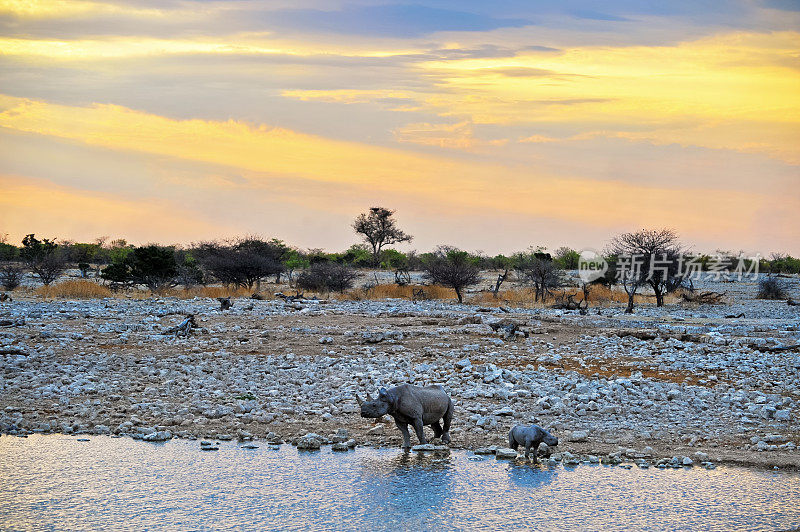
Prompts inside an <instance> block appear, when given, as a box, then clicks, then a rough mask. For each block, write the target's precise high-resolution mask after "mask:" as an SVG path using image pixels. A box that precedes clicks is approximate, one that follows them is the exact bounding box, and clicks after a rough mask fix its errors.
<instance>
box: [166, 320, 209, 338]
mask: <svg viewBox="0 0 800 532" xmlns="http://www.w3.org/2000/svg"><path fill="white" fill-rule="evenodd" d="M199 328H200V326H199V325H197V322H196V321H194V314H187V315H186V319H185V320H183V321H182V322H180V323H179V324H178V325H176V326H175V327H170V328H169V329H166V330H165V331H164V332H162V333H161V334H163V335H168V334H174V335H175V337H176V338H177V337H178V336H183V337H187V336H190V335H191V334H192V329H199Z"/></svg>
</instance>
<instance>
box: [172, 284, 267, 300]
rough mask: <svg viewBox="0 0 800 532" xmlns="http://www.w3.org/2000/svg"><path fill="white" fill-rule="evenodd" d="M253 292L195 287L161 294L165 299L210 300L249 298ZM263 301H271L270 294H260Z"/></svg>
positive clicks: (227, 288) (244, 289)
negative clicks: (201, 298)
mask: <svg viewBox="0 0 800 532" xmlns="http://www.w3.org/2000/svg"><path fill="white" fill-rule="evenodd" d="M253 292H255V290H249V289H247V288H241V287H233V286H232V287H224V286H195V287H193V288H190V289H189V290H184V289H183V288H173V289H171V290H168V291H167V292H166V293H164V294H162V295H163V296H166V297H177V298H180V299H192V298H194V297H210V298H212V299H215V298H218V297H250V296H252V295H253ZM261 295H262V296H264V298H265V299H272V293H266V292H263V291H262V292H261Z"/></svg>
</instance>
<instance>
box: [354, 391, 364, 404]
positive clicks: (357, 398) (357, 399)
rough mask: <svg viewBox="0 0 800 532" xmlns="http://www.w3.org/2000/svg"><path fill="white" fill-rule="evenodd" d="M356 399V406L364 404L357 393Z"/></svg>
mask: <svg viewBox="0 0 800 532" xmlns="http://www.w3.org/2000/svg"><path fill="white" fill-rule="evenodd" d="M356 401H358V406H361V405H363V404H364V400H363V399H362V398H361V396H360V395H358V394H356Z"/></svg>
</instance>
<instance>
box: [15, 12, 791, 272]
mask: <svg viewBox="0 0 800 532" xmlns="http://www.w3.org/2000/svg"><path fill="white" fill-rule="evenodd" d="M0 52H1V53H0V79H2V80H3V82H2V84H1V85H0V190H1V191H2V193H0V234H3V233H8V235H9V238H8V239H9V242H11V243H17V244H18V243H19V241H20V240H21V238H22V237H23V236H24V235H25V234H27V233H36V234H37V235H38V236H41V237H47V238H52V237H57V238H61V239H69V240H77V241H91V240H93V239H95V238H97V237H98V236H103V235H108V236H110V237H111V238H125V239H127V240H129V241H130V242H133V243H147V242H160V243H179V244H188V243H190V242H193V241H200V240H209V239H218V238H225V237H231V236H236V235H242V234H250V233H252V234H259V235H264V236H268V237H273V236H274V237H276V238H280V239H282V240H284V241H286V242H287V243H289V244H292V245H296V246H298V247H301V248H324V249H326V250H329V251H336V250H342V249H346V248H347V247H349V246H350V245H351V244H353V243H356V242H358V241H359V239H358V238H357V236H356V235H355V234H354V233H353V231H352V228H351V223H352V220H353V219H354V218H355V216H356V215H357V214H359V213H360V212H363V211H365V210H366V209H368V208H369V207H371V206H375V205H381V206H385V207H388V208H391V209H395V210H396V211H397V219H398V224H399V226H400V227H401V228H403V229H404V230H406V231H407V232H409V233H411V234H412V235H414V236H415V240H414V242H412V243H411V244H405V245H402V246H397V247H398V249H401V250H410V249H418V250H429V249H432V248H434V247H435V246H436V245H438V244H452V245H455V246H458V247H461V248H463V249H467V250H471V251H475V250H482V251H484V252H486V253H487V254H496V253H500V252H503V253H509V252H512V251H517V250H522V249H525V248H527V247H528V246H530V245H542V246H546V247H548V248H549V249H551V250H552V249H555V248H557V247H559V246H561V245H566V246H570V247H572V248H575V249H584V248H595V249H602V248H603V246H605V244H606V243H607V242H608V240H609V239H610V238H611V237H612V236H613V235H615V234H618V233H620V232H624V231H632V230H637V229H641V228H661V227H668V228H673V229H675V230H676V231H677V232H678V234H679V235H680V238H681V240H682V242H684V243H685V244H687V245H688V246H690V247H691V248H692V249H693V250H695V251H698V252H713V251H715V250H717V249H724V250H730V251H733V252H738V251H739V250H744V251H746V252H747V253H755V252H758V253H762V254H764V255H768V254H769V253H770V252H784V253H790V254H792V255H794V256H798V255H800V224H798V223H797V219H798V215H797V213H798V212H800V191H799V190H800V187H799V185H800V63H798V57H800V4H797V3H796V2H792V1H784V0H757V1H756V0H753V1H744V0H743V1H723V2H718V3H715V4H714V5H713V6H707V5H701V4H697V3H694V2H683V1H680V2H663V3H649V2H628V1H627V0H615V1H611V2H607V3H604V4H602V5H598V4H597V3H595V2H588V1H585V0H570V1H568V2H563V3H559V4H558V5H553V4H551V3H549V2H519V1H503V2H493V3H483V2H453V1H449V0H441V1H428V2H425V1H423V2H416V3H404V2H401V1H399V0H398V1H396V2H386V1H380V0H364V1H352V2H351V1H343V2H340V1H333V2H331V1H328V2H321V1H319V0H299V1H293V2H284V1H274V2H246V1H229V2H226V1H205V0H204V1H172V0H166V1H159V2H155V1H152V0H142V1H133V0H106V1H99V2H95V1H89V0H74V1H71V2H61V1H55V0H53V1H47V0H41V1H38V0H37V1H32V2H27V1H26V2H23V1H21V0H0Z"/></svg>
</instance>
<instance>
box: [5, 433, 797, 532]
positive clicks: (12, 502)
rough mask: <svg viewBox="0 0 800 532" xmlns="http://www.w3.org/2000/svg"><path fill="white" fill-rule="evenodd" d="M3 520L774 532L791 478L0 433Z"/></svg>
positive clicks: (781, 525)
mask: <svg viewBox="0 0 800 532" xmlns="http://www.w3.org/2000/svg"><path fill="white" fill-rule="evenodd" d="M0 479H2V484H0V528H2V529H6V528H12V529H16V528H21V529H27V528H42V527H43V526H44V527H45V528H53V529H59V530H63V529H70V530H89V529H92V530H93V529H96V528H98V527H99V526H102V527H103V528H111V529H115V530H141V529H143V528H147V529H157V528H164V529H166V528H170V529H175V528H178V529H210V528H223V527H225V528H235V529H250V530H263V529H275V528H280V529H289V530H291V529H298V530H300V529H309V528H312V529H337V530H356V529H367V528H369V529H394V528H399V527H402V528H413V529H433V528H444V529H447V528H450V529H487V530H496V529H508V528H519V527H521V528H523V529H531V528H536V529H581V530H624V529H638V530H698V529H703V530H731V529H743V530H776V529H791V528H795V527H797V526H798V525H800V475H798V474H796V473H787V472H765V471H757V470H750V469H743V468H729V467H720V468H717V469H716V470H714V471H706V470H704V469H699V468H695V469H688V470H686V469H682V470H671V469H668V470H659V469H655V468H653V469H648V470H641V469H638V468H634V469H632V470H623V469H620V468H614V467H606V466H580V467H577V468H574V469H572V468H571V469H564V468H562V467H556V468H549V467H547V466H540V465H517V464H513V463H508V462H505V461H496V460H493V459H487V460H483V461H477V462H475V461H470V460H468V459H467V454H466V453H463V452H455V453H453V455H452V456H451V458H450V459H449V460H446V461H433V460H432V459H430V458H420V457H418V456H416V455H413V454H412V455H405V454H403V453H402V452H401V451H400V450H387V449H383V450H376V449H369V448H359V449H357V450H356V451H355V452H349V453H332V452H331V451H330V449H329V448H324V449H323V450H322V451H319V452H300V453H298V452H297V451H296V450H295V449H294V448H292V447H291V446H289V445H284V446H283V447H282V448H281V449H280V450H277V451H276V450H271V449H269V448H267V447H260V448H259V449H242V448H240V447H239V446H237V445H236V444H234V443H223V444H222V445H221V446H220V449H219V451H217V452H214V453H206V452H202V451H201V450H200V448H199V444H198V442H190V441H181V440H173V441H170V442H167V443H164V444H152V443H145V442H140V441H134V440H131V439H127V438H109V437H97V436H95V437H92V438H91V440H90V441H89V442H78V441H77V440H76V438H74V437H66V436H31V437H29V438H14V437H5V436H4V437H2V438H0Z"/></svg>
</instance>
